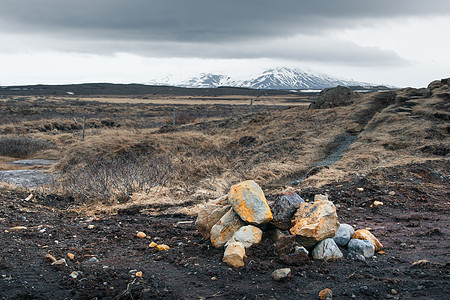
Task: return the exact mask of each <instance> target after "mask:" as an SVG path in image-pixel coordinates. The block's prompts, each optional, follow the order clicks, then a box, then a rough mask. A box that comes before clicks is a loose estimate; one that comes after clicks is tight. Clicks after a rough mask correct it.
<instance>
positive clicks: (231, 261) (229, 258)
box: [222, 242, 245, 268]
mask: <svg viewBox="0 0 450 300" xmlns="http://www.w3.org/2000/svg"><path fill="white" fill-rule="evenodd" d="M244 257H245V247H244V245H243V244H242V243H240V242H233V243H231V244H229V245H228V246H227V248H226V249H225V253H224V254H223V259H222V260H223V262H224V263H226V264H227V265H229V266H232V267H235V268H239V267H243V266H244Z"/></svg>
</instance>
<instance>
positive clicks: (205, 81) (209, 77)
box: [180, 73, 239, 88]
mask: <svg viewBox="0 0 450 300" xmlns="http://www.w3.org/2000/svg"><path fill="white" fill-rule="evenodd" d="M180 86H182V87H195V88H216V87H219V86H239V83H238V82H236V81H234V80H233V79H232V78H231V77H229V76H226V75H215V74H211V73H207V74H201V75H200V76H198V77H194V78H192V79H190V80H188V81H186V82H184V83H182V84H180Z"/></svg>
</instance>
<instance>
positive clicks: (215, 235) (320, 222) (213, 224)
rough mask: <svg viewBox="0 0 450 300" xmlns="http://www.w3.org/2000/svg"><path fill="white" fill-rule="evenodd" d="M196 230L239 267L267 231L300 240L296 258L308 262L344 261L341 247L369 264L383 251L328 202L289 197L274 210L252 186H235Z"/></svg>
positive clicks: (208, 209) (201, 216) (203, 213)
mask: <svg viewBox="0 0 450 300" xmlns="http://www.w3.org/2000/svg"><path fill="white" fill-rule="evenodd" d="M195 225H196V227H197V229H198V230H199V231H200V233H201V234H202V235H203V237H205V238H209V239H211V243H212V245H213V246H214V247H216V248H221V247H225V253H224V256H223V261H224V262H225V263H227V264H228V265H230V266H233V267H242V266H244V257H245V249H246V248H249V247H251V246H252V245H254V244H257V243H259V242H260V241H261V239H262V236H263V230H275V232H276V236H277V239H289V240H294V241H295V243H293V245H294V246H293V249H292V254H293V255H297V254H298V255H303V256H308V255H309V251H311V250H312V252H311V256H312V258H314V259H324V260H332V259H339V258H342V257H343V254H342V252H341V250H340V249H339V246H340V247H347V249H348V252H349V254H350V255H352V256H355V257H357V258H358V257H359V258H361V259H365V258H370V257H372V256H373V255H374V252H375V251H380V250H381V249H382V247H383V246H382V245H381V243H380V242H379V241H378V240H377V239H376V238H375V236H373V234H371V233H370V232H369V231H368V230H365V229H360V230H357V231H356V232H355V231H354V229H353V227H352V226H350V225H348V224H339V222H338V217H337V213H336V207H335V206H334V204H333V203H332V202H331V201H329V200H328V197H327V196H325V195H316V196H315V197H314V201H313V202H306V201H305V200H303V199H302V198H301V197H300V196H299V195H297V194H296V193H293V192H287V193H284V194H282V195H280V196H279V197H278V198H277V199H276V200H275V201H274V203H273V204H272V206H271V207H269V205H268V203H267V200H266V198H265V196H264V193H263V191H262V189H261V188H260V187H259V186H258V184H256V183H255V182H254V181H252V180H248V181H244V182H241V183H239V184H236V185H234V186H232V187H231V189H230V192H229V193H228V195H225V196H223V197H221V198H219V199H216V200H213V201H210V202H209V203H207V204H206V205H205V206H204V207H203V208H202V209H201V210H200V212H199V213H198V217H197V220H196V222H195ZM308 250H309V251H308Z"/></svg>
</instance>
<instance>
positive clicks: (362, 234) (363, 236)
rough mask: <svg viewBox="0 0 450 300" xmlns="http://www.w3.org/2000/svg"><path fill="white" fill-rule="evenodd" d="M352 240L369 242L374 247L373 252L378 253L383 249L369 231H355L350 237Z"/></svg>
mask: <svg viewBox="0 0 450 300" xmlns="http://www.w3.org/2000/svg"><path fill="white" fill-rule="evenodd" d="M352 239H359V240H368V241H371V242H372V244H374V246H375V251H380V250H381V249H383V244H381V243H380V241H379V240H378V239H377V238H376V237H375V236H374V235H373V234H372V233H371V232H370V231H369V230H366V229H358V230H356V231H355V233H354V234H353V236H352Z"/></svg>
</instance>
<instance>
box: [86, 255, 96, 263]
mask: <svg viewBox="0 0 450 300" xmlns="http://www.w3.org/2000/svg"><path fill="white" fill-rule="evenodd" d="M98 261H99V260H98V258H97V257H95V256H94V257H91V258H89V259H88V263H96V262H98Z"/></svg>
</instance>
